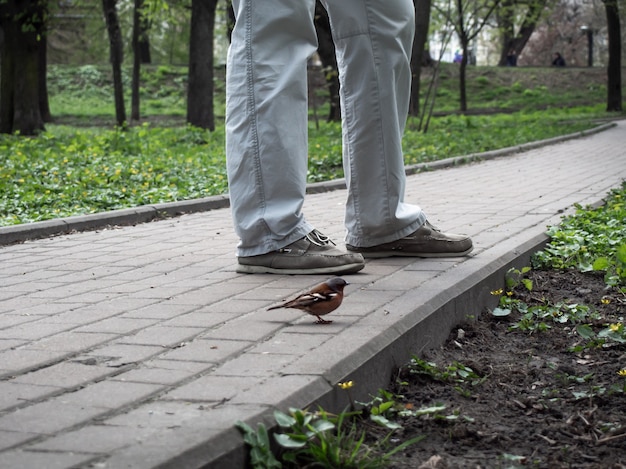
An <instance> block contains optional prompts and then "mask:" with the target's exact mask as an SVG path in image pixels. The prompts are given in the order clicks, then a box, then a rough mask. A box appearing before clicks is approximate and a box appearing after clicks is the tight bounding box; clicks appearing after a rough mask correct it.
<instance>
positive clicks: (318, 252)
mask: <svg viewBox="0 0 626 469" xmlns="http://www.w3.org/2000/svg"><path fill="white" fill-rule="evenodd" d="M334 246H335V243H333V242H332V241H331V240H330V238H328V236H324V235H323V234H322V233H320V232H319V231H317V230H313V231H311V232H310V233H309V234H308V235H306V236H305V237H304V238H301V239H299V240H298V241H296V242H294V243H291V244H290V245H288V246H285V247H284V248H281V249H278V250H276V251H272V252H269V253H267V254H261V255H260V256H249V257H238V258H237V260H238V261H239V265H238V266H237V272H239V273H245V274H288V275H297V274H353V273H355V272H358V271H359V270H361V269H362V268H363V267H365V261H364V260H363V256H362V255H361V254H358V253H349V252H345V251H341V250H339V249H337V248H336V247H334Z"/></svg>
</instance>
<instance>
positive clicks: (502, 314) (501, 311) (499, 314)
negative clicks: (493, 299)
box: [491, 308, 511, 318]
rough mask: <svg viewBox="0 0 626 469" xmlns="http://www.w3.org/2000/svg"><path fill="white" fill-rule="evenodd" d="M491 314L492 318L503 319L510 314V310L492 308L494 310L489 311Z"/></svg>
mask: <svg viewBox="0 0 626 469" xmlns="http://www.w3.org/2000/svg"><path fill="white" fill-rule="evenodd" d="M491 314H492V316H495V317H498V318H503V317H506V316H508V315H509V314H511V310H510V309H508V308H494V310H493V311H491Z"/></svg>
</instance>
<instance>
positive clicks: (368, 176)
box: [226, 0, 426, 273]
mask: <svg viewBox="0 0 626 469" xmlns="http://www.w3.org/2000/svg"><path fill="white" fill-rule="evenodd" d="M323 3H324V6H325V7H326V9H327V11H328V14H329V17H330V21H331V27H332V32H333V39H334V42H335V47H336V51H337V63H338V67H339V76H340V84H341V106H342V109H341V111H342V126H343V127H342V128H343V161H344V170H345V177H346V182H347V186H348V197H347V204H346V213H345V225H346V230H347V234H346V243H347V244H348V246H349V248H353V249H355V250H356V249H359V248H368V247H372V246H378V245H381V244H384V243H389V242H393V241H396V240H398V239H401V238H403V237H406V236H407V235H410V234H411V233H414V232H415V231H416V230H418V229H419V228H420V227H421V226H422V225H424V223H425V221H426V216H425V215H424V213H423V212H422V210H421V209H420V208H419V207H418V206H416V205H411V204H407V203H406V202H405V201H404V190H405V170H404V160H403V153H402V134H403V132H404V126H405V122H406V117H407V113H408V103H409V93H410V87H411V71H410V56H411V47H412V42H413V34H414V25H415V21H414V7H413V2H412V1H411V0H323ZM233 7H234V9H235V16H236V24H235V28H234V31H233V34H232V42H231V46H230V49H229V54H228V62H227V87H226V92H227V103H226V154H227V166H228V174H229V186H230V198H231V207H232V213H233V218H234V222H235V230H236V232H237V235H238V236H239V238H240V243H239V245H238V256H239V258H240V259H242V258H250V257H254V256H262V255H265V254H268V253H271V252H275V251H276V250H281V249H283V248H285V247H287V246H290V245H292V244H293V243H295V242H297V241H298V240H301V239H302V238H303V237H305V236H307V234H309V233H311V232H312V230H313V226H312V225H311V224H309V222H308V221H307V220H306V219H305V217H304V215H303V214H302V211H301V208H302V204H303V201H304V196H305V190H306V175H307V153H308V139H307V127H308V107H307V106H308V103H307V95H308V94H307V59H308V58H309V57H310V56H311V54H313V52H315V50H316V47H317V38H316V33H315V28H314V16H313V15H314V9H315V0H233ZM309 241H311V242H313V244H315V245H317V241H319V238H318V237H315V239H309ZM335 254H337V253H332V255H335ZM352 261H355V259H352ZM352 261H350V262H352ZM320 273H321V272H320Z"/></svg>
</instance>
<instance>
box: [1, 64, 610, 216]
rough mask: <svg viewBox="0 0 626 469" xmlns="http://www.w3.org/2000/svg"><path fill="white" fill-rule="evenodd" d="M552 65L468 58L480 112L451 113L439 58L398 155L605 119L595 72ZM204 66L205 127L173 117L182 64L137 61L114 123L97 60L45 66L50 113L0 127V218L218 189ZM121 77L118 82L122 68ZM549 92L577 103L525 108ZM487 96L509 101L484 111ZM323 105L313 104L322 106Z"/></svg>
mask: <svg viewBox="0 0 626 469" xmlns="http://www.w3.org/2000/svg"><path fill="white" fill-rule="evenodd" d="M564 72H565V73H562V74H559V75H558V76H557V75H555V74H554V70H542V69H520V70H515V71H511V70H505V69H502V68H497V67H484V68H483V67H475V68H472V70H471V72H470V73H471V74H472V75H470V76H472V77H473V78H472V79H471V80H470V82H471V85H470V88H469V91H470V96H471V99H470V106H471V107H473V108H474V109H478V110H481V109H482V110H483V111H484V112H487V113H486V114H482V115H457V114H455V113H450V112H445V111H446V109H453V108H454V106H455V100H456V96H457V95H458V92H457V89H456V88H457V84H458V81H457V77H456V75H455V74H456V73H457V69H456V68H455V67H454V66H453V65H450V64H448V65H445V66H444V68H443V74H442V79H441V80H440V82H441V83H440V85H439V88H438V94H441V95H442V96H440V97H438V98H437V100H436V107H435V110H436V111H437V112H439V114H438V115H439V117H434V118H433V120H432V121H431V123H430V126H429V130H428V132H427V133H425V134H424V133H422V132H418V131H417V130H415V129H416V128H417V119H416V118H410V119H409V122H408V125H407V131H406V133H405V137H404V148H405V162H406V164H416V163H424V162H432V161H436V160H440V159H444V158H449V157H454V156H462V155H467V154H471V153H479V152H483V151H487V150H495V149H499V148H503V147H509V146H514V145H519V144H523V143H526V142H530V141H536V140H540V139H544V138H549V137H554V136H558V135H563V134H568V133H572V132H578V131H581V130H584V129H589V128H591V127H593V126H595V125H597V123H598V119H606V118H610V117H615V116H614V115H607V114H606V113H605V112H603V104H602V100H603V95H602V92H601V88H602V84H601V80H602V78H601V77H602V75H601V74H600V75H599V74H597V73H595V74H594V73H592V74H591V75H584V74H583V75H581V71H580V70H567V71H564ZM589 73H590V72H587V74H589ZM428 74H429V72H428V71H426V72H425V74H424V78H423V80H424V82H425V83H427V82H428V80H429V76H428ZM216 75H217V76H216V81H215V83H216V99H215V101H216V110H215V112H216V117H217V121H218V125H217V128H216V130H215V131H214V132H208V131H205V130H201V129H197V128H192V127H190V126H186V125H185V124H184V114H185V85H186V69H185V68H182V67H165V66H150V67H144V68H143V70H142V80H141V83H142V86H141V103H142V116H144V117H143V121H142V122H141V123H131V125H130V126H129V127H128V128H127V129H126V130H121V129H115V128H112V127H111V122H112V120H113V119H112V116H113V115H114V109H113V99H112V88H111V80H110V72H109V70H108V68H107V67H105V66H93V65H88V66H81V67H69V66H52V67H50V74H49V79H48V86H49V91H50V105H51V110H52V114H53V116H54V119H55V120H54V122H53V123H51V124H48V125H47V130H46V132H45V133H43V134H42V135H41V136H39V137H37V138H23V137H20V136H15V135H14V136H11V135H2V136H0V158H2V165H1V166H0V226H8V225H16V224H23V223H30V222H36V221H42V220H49V219H53V218H59V217H68V216H72V215H82V214H89V213H95V212H101V211H108V210H115V209H122V208H129V207H135V206H139V205H144V204H156V203H162V202H172V201H179V200H188V199H194V198H201V197H207V196H211V195H220V194H224V193H226V192H227V191H228V184H227V178H226V170H225V155H224V126H223V111H224V83H223V70H222V71H220V70H218V71H217V74H216ZM555 77H558V78H560V86H559V87H554V86H553V82H554V80H555ZM564 77H565V78H566V80H565V81H564V80H563V78H564ZM568 80H569V81H568ZM598 81H600V83H599V84H597V86H596V85H593V83H596V82H598ZM570 82H572V83H570ZM124 83H125V86H126V90H127V91H128V90H129V89H130V73H129V70H125V73H124ZM564 83H567V85H565V84H564ZM495 88H498V89H499V90H500V91H499V93H498V94H499V96H498V97H496V98H494V99H495V101H494V99H492V98H490V97H489V93H492V91H493V89H495ZM581 88H582V89H583V90H586V91H587V96H586V100H585V101H581V100H580V99H574V94H575V93H579V92H580V90H581ZM524 90H533V92H532V93H530V92H527V93H526V94H530V95H532V96H524ZM557 90H560V91H559V92H557ZM322 92H323V91H319V93H322ZM555 94H557V95H558V96H559V99H560V100H561V101H562V102H568V103H574V104H576V103H578V104H579V105H578V106H576V107H571V106H568V107H554V108H553V109H551V110H550V112H544V111H543V110H532V106H536V109H544V108H545V106H546V103H550V102H553V101H552V100H553V95H555ZM570 98H571V99H570ZM568 100H569V101H568ZM496 102H498V103H500V104H501V105H502V104H505V105H506V106H516V107H517V109H518V111H517V112H515V113H511V112H509V111H510V109H508V110H507V112H505V113H502V112H495V113H494V112H493V110H494V106H495V104H496ZM540 103H541V104H540ZM326 106H327V105H322V106H321V107H320V108H319V109H318V110H317V111H316V113H315V114H316V115H317V116H323V115H325V113H326V112H327V107H326ZM486 107H487V108H486ZM500 110H501V109H500ZM313 114H314V113H313V112H312V113H311V123H310V126H309V130H310V136H309V174H308V180H309V182H318V181H324V180H330V179H336V178H341V177H343V167H342V162H341V128H340V125H339V124H338V123H332V122H331V123H329V122H325V121H323V120H320V119H314V117H313Z"/></svg>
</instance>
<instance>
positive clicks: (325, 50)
mask: <svg viewBox="0 0 626 469" xmlns="http://www.w3.org/2000/svg"><path fill="white" fill-rule="evenodd" d="M315 32H316V33H317V53H318V54H319V56H320V60H321V61H322V67H323V71H324V76H325V78H326V84H327V85H328V98H329V103H330V111H329V112H328V119H327V120H328V122H339V121H341V101H340V97H339V71H338V69H337V56H336V55H335V43H334V42H333V36H332V33H331V30H330V20H329V19H328V13H327V12H326V9H325V8H324V7H323V6H322V4H321V3H320V1H319V0H317V1H316V2H315Z"/></svg>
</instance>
